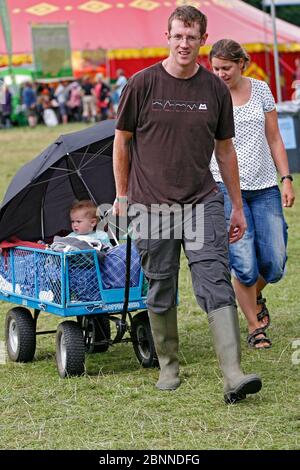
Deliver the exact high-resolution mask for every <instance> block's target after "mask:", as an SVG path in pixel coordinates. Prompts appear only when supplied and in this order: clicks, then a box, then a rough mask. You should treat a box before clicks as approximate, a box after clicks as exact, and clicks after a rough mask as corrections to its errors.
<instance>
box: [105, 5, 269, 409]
mask: <svg viewBox="0 0 300 470" xmlns="http://www.w3.org/2000/svg"><path fill="white" fill-rule="evenodd" d="M206 26H207V20H206V17H205V15H203V14H202V13H201V12H200V11H199V10H197V9H196V8H194V7H192V6H183V7H179V8H177V9H176V10H175V11H174V12H173V13H172V14H171V16H170V18H169V21H168V32H167V33H166V36H167V40H168V43H169V46H170V54H169V57H168V58H167V59H165V60H164V61H163V62H161V63H158V64H155V65H153V66H151V67H149V68H147V69H145V70H143V71H141V72H139V73H137V74H136V75H134V76H133V77H132V78H131V79H129V80H128V83H127V85H126V86H125V88H124V90H123V93H122V96H121V100H120V104H119V108H118V116H117V125H116V135H115V141H114V174H115V180H116V188H117V197H116V200H115V203H114V212H115V213H116V214H122V213H124V212H125V210H126V207H127V198H128V202H129V204H130V209H129V215H130V216H131V217H132V227H133V230H134V232H135V242H136V245H137V247H138V249H139V252H140V257H141V263H142V268H143V270H144V272H145V275H146V277H147V279H148V283H149V291H148V296H147V305H148V312H149V318H150V323H151V329H152V334H153V339H154V343H155V348H156V352H157V355H158V359H159V364H160V375H159V380H158V382H157V384H156V386H157V387H158V388H159V389H160V390H174V389H176V388H177V387H178V386H179V385H180V379H179V363H178V332H177V309H176V292H177V282H178V270H179V260H180V250H181V246H183V249H184V251H185V254H186V256H187V258H188V261H189V266H190V270H191V275H192V280H193V287H194V291H195V296H196V298H197V301H198V303H199V305H200V306H201V307H202V308H203V309H204V310H205V311H206V312H207V314H208V319H209V324H210V328H211V331H212V335H213V339H214V344H215V348H216V352H217V356H218V359H219V363H220V367H221V369H222V372H223V376H224V392H225V394H224V398H225V402H226V403H233V402H236V401H239V400H242V399H243V398H245V397H246V394H249V393H256V392H258V391H259V390H260V388H261V386H262V384H261V380H260V378H259V377H258V376H257V375H255V374H250V375H244V374H243V372H242V370H241V368H240V337H239V326H238V317H237V310H236V305H235V297H234V292H233V289H232V285H231V280H230V271H229V264H228V243H227V241H228V234H227V231H226V224H225V218H224V207H223V198H222V194H220V193H219V192H218V190H217V188H216V184H215V182H214V180H213V178H212V175H211V173H210V170H209V163H210V159H211V155H212V152H213V149H214V147H215V154H216V158H217V160H218V163H219V166H220V170H221V173H222V176H223V179H224V182H225V184H226V186H227V188H228V192H229V194H230V196H231V200H232V207H233V210H232V215H231V226H230V230H229V240H230V242H235V241H237V240H239V239H240V238H241V237H242V236H243V233H244V231H245V227H246V223H245V218H244V214H243V209H242V200H241V193H240V185H239V176H238V167H237V160H236V154H235V151H234V148H233V145H232V141H231V138H232V137H233V136H234V123H233V112H232V103H231V97H230V93H229V91H228V88H227V87H226V85H225V84H224V83H222V81H221V80H219V78H218V77H216V76H215V75H213V74H212V73H210V72H209V71H207V70H206V69H204V68H203V67H202V66H200V65H198V63H197V57H198V53H199V47H200V46H203V45H204V44H205V42H206V39H207V33H206ZM137 205H138V210H137ZM199 208H202V211H201V210H200V209H199ZM137 214H138V216H137ZM203 215H204V217H203ZM166 220H167V221H168V223H169V229H170V230H169V232H168V231H166V230H164V229H162V225H163V224H164V222H165V221H166ZM179 220H180V221H183V223H182V226H181V228H180V231H179V233H180V236H178V226H179V225H180V224H179ZM138 226H139V228H140V227H143V228H144V231H143V233H142V234H141V233H138V232H137V227H138ZM145 227H147V233H146V235H145ZM148 227H150V233H149V232H148ZM195 229H196V230H195ZM175 232H176V233H177V235H176V236H175V235H174V234H175ZM200 232H201V234H202V235H203V237H202V239H201V242H202V243H198V242H199V240H198V239H197V243H193V242H192V243H190V242H191V236H190V235H191V233H192V234H194V235H195V233H196V238H197V234H199V233H200ZM166 233H167V234H168V236H166Z"/></svg>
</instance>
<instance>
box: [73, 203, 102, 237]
mask: <svg viewBox="0 0 300 470" xmlns="http://www.w3.org/2000/svg"><path fill="white" fill-rule="evenodd" d="M96 223H97V220H96V219H95V218H93V217H89V216H88V215H86V213H85V210H84V209H77V210H74V211H72V212H71V225H72V230H73V232H75V233H76V234H78V235H87V234H88V233H91V232H93V230H94V227H95V225H96Z"/></svg>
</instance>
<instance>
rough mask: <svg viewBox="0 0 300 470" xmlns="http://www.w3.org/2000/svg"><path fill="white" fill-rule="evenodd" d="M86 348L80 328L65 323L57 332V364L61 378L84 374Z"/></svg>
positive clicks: (59, 326)
mask: <svg viewBox="0 0 300 470" xmlns="http://www.w3.org/2000/svg"><path fill="white" fill-rule="evenodd" d="M84 355H85V348H84V340H83V335H82V331H81V328H80V326H79V325H78V323H76V322H75V321H69V320H67V321H64V322H62V323H60V324H59V325H58V327H57V332H56V364H57V369H58V373H59V375H60V377H61V378H65V377H67V376H73V375H82V374H83V373H84V359H85V357H84Z"/></svg>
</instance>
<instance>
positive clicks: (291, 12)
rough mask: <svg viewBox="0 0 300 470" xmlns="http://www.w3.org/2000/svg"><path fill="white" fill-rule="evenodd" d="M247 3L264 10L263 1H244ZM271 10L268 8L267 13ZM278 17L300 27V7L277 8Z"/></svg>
mask: <svg viewBox="0 0 300 470" xmlns="http://www.w3.org/2000/svg"><path fill="white" fill-rule="evenodd" d="M243 1H244V2H245V3H249V5H252V6H254V7H256V8H260V9H261V10H262V9H263V7H262V1H261V0H243ZM269 10H270V8H269V7H267V10H266V11H267V12H269ZM276 16H277V17H278V18H281V19H282V20H285V21H288V22H289V23H293V24H295V25H297V26H300V5H299V6H277V7H276Z"/></svg>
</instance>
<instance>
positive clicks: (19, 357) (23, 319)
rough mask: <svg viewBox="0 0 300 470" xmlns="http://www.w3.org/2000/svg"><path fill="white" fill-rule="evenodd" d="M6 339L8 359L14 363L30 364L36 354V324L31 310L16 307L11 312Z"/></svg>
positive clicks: (7, 320)
mask: <svg viewBox="0 0 300 470" xmlns="http://www.w3.org/2000/svg"><path fill="white" fill-rule="evenodd" d="M5 339H6V348H7V353H8V357H9V358H10V359H11V360H12V361H14V362H30V361H32V359H33V357H34V353H35V346H36V337H35V322H34V319H33V317H32V315H31V313H30V310H28V309H27V308H24V307H15V308H12V309H11V310H9V312H8V313H7V315H6V321H5Z"/></svg>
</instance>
